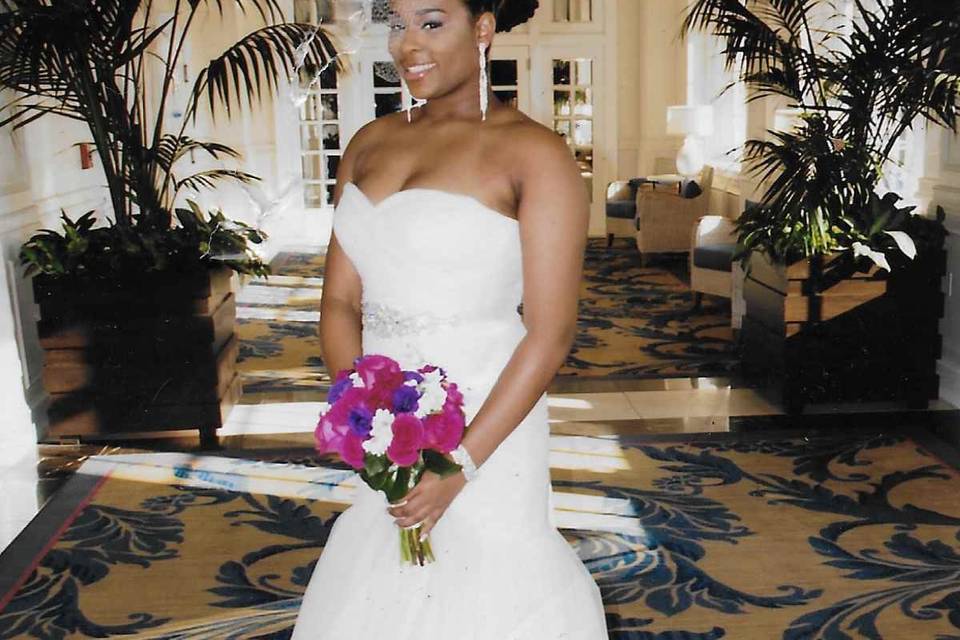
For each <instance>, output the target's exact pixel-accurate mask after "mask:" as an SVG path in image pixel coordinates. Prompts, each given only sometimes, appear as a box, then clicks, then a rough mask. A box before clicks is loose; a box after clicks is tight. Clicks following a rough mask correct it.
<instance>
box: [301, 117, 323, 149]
mask: <svg viewBox="0 0 960 640" xmlns="http://www.w3.org/2000/svg"><path fill="white" fill-rule="evenodd" d="M320 148H321V147H320V127H319V126H317V125H313V124H302V125H300V149H301V150H302V151H319V150H320Z"/></svg>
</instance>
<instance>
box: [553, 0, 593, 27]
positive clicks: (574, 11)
mask: <svg viewBox="0 0 960 640" xmlns="http://www.w3.org/2000/svg"><path fill="white" fill-rule="evenodd" d="M591 20H593V1H592V0H553V21H554V22H590V21H591Z"/></svg>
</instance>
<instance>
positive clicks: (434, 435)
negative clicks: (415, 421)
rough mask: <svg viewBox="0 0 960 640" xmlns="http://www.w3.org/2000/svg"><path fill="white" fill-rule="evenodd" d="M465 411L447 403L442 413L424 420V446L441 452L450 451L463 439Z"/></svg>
mask: <svg viewBox="0 0 960 640" xmlns="http://www.w3.org/2000/svg"><path fill="white" fill-rule="evenodd" d="M465 426H466V425H465V423H464V417H463V412H462V411H460V410H459V409H458V408H457V407H456V406H454V405H452V404H450V403H447V404H445V405H444V406H443V412H442V413H435V414H433V415H431V416H428V417H427V418H426V419H425V420H424V421H423V440H424V444H423V446H424V447H425V448H427V449H433V450H435V451H439V452H440V453H449V452H450V451H453V450H454V449H456V448H457V445H458V444H460V440H462V439H463V430H464V427H465Z"/></svg>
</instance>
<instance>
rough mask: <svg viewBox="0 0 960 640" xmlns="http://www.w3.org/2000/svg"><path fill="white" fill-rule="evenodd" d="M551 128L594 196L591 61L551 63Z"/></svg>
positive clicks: (555, 61)
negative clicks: (557, 134) (562, 139)
mask: <svg viewBox="0 0 960 640" xmlns="http://www.w3.org/2000/svg"><path fill="white" fill-rule="evenodd" d="M553 129H554V131H556V132H557V133H559V134H560V135H561V136H563V138H564V140H566V142H567V146H569V147H570V150H571V151H573V155H574V157H575V158H576V160H577V164H578V165H579V167H580V175H582V176H583V179H584V181H585V182H586V183H587V191H588V192H589V193H590V194H591V198H592V197H593V195H592V194H593V60H591V59H589V58H568V59H556V58H555V59H554V60H553Z"/></svg>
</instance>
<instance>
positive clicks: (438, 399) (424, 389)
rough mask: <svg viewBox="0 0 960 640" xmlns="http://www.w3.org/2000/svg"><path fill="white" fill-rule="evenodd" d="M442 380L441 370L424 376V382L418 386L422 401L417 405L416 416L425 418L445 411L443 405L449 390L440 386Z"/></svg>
mask: <svg viewBox="0 0 960 640" xmlns="http://www.w3.org/2000/svg"><path fill="white" fill-rule="evenodd" d="M442 379H443V376H441V375H440V370H439V369H435V370H433V371H429V372H427V373H425V374H423V382H421V383H420V384H419V385H418V386H417V389H418V390H419V391H420V401H419V402H418V403H417V410H416V412H414V415H415V416H417V417H418V418H423V417H425V416H428V415H430V414H431V413H434V412H438V411H440V410H441V409H443V403H444V402H446V400H447V390H446V389H444V388H443V386H441V384H440V381H441V380H442Z"/></svg>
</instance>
